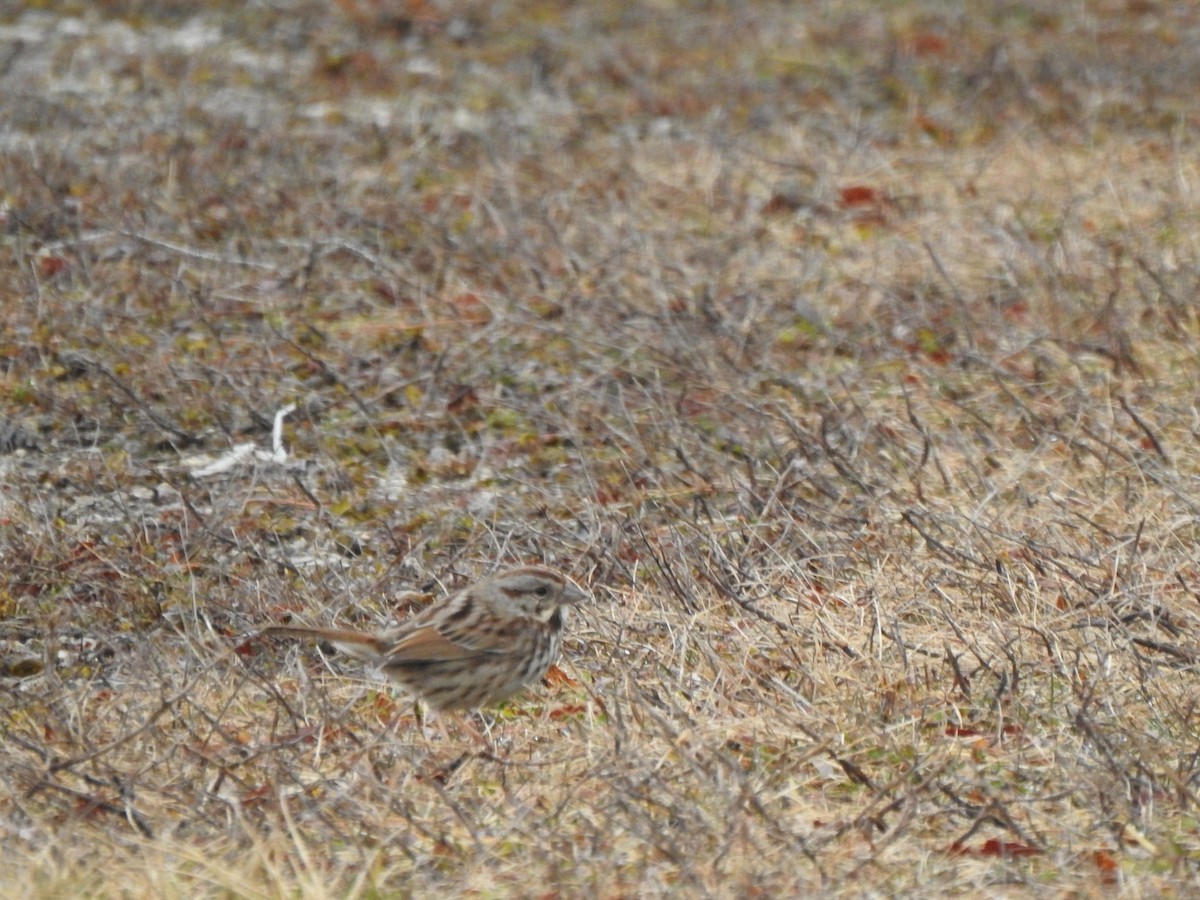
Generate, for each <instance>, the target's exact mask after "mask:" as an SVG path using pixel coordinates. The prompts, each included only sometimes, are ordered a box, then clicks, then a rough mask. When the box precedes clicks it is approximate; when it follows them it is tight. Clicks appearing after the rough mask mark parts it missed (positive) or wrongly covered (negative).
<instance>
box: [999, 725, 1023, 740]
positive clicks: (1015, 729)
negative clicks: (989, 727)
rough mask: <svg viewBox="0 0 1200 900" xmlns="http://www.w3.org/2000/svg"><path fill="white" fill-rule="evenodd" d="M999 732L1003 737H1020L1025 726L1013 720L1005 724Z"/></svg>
mask: <svg viewBox="0 0 1200 900" xmlns="http://www.w3.org/2000/svg"><path fill="white" fill-rule="evenodd" d="M1000 733H1001V734H1002V735H1004V736H1005V737H1020V736H1021V735H1023V734H1024V733H1025V727H1024V726H1023V725H1018V724H1016V723H1015V722H1014V723H1013V724H1011V725H1005V726H1004V727H1003V728H1001V729H1000Z"/></svg>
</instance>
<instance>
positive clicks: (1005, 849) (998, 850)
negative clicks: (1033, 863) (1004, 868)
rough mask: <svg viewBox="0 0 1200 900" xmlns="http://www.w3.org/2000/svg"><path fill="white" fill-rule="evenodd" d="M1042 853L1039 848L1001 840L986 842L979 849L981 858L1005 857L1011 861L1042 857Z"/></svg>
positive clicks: (994, 839)
mask: <svg viewBox="0 0 1200 900" xmlns="http://www.w3.org/2000/svg"><path fill="white" fill-rule="evenodd" d="M1041 852H1042V851H1041V850H1039V849H1038V848H1037V847H1030V846H1029V845H1028V844H1022V843H1020V842H1019V841H1002V840H1000V839H999V838H991V839H990V840H987V841H984V842H983V846H982V847H981V848H980V849H979V855H980V856H1005V857H1009V858H1010V859H1018V858H1020V857H1022V856H1040V855H1041Z"/></svg>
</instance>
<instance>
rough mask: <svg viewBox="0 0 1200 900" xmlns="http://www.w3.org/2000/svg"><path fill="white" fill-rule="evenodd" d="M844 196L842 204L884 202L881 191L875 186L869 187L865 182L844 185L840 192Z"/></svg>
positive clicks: (858, 204)
mask: <svg viewBox="0 0 1200 900" xmlns="http://www.w3.org/2000/svg"><path fill="white" fill-rule="evenodd" d="M839 195H840V196H841V198H842V206H847V207H849V206H873V205H875V204H878V203H882V202H883V198H882V197H880V195H879V192H878V191H877V190H875V188H871V187H867V186H866V185H863V184H853V185H850V186H849V187H844V188H842V189H841V191H840V192H839Z"/></svg>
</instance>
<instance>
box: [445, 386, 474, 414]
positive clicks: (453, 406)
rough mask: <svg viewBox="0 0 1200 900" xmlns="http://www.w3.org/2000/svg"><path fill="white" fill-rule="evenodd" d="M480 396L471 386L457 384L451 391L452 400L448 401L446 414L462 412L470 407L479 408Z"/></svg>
mask: <svg viewBox="0 0 1200 900" xmlns="http://www.w3.org/2000/svg"><path fill="white" fill-rule="evenodd" d="M478 405H479V395H478V394H476V393H475V388H473V387H472V386H471V385H469V384H456V385H454V386H453V387H452V388H451V389H450V399H449V400H447V401H446V412H452V413H457V412H462V411H463V410H464V409H466V408H467V407H468V406H478Z"/></svg>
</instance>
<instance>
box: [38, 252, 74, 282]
mask: <svg viewBox="0 0 1200 900" xmlns="http://www.w3.org/2000/svg"><path fill="white" fill-rule="evenodd" d="M68 265H69V263H68V262H67V261H66V259H65V258H63V257H61V256H43V257H41V258H40V259H38V274H39V275H41V276H42V277H43V278H53V277H54V276H55V275H57V274H58V273H59V272H61V271H62V270H63V269H65V268H66V267H67V266H68Z"/></svg>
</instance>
